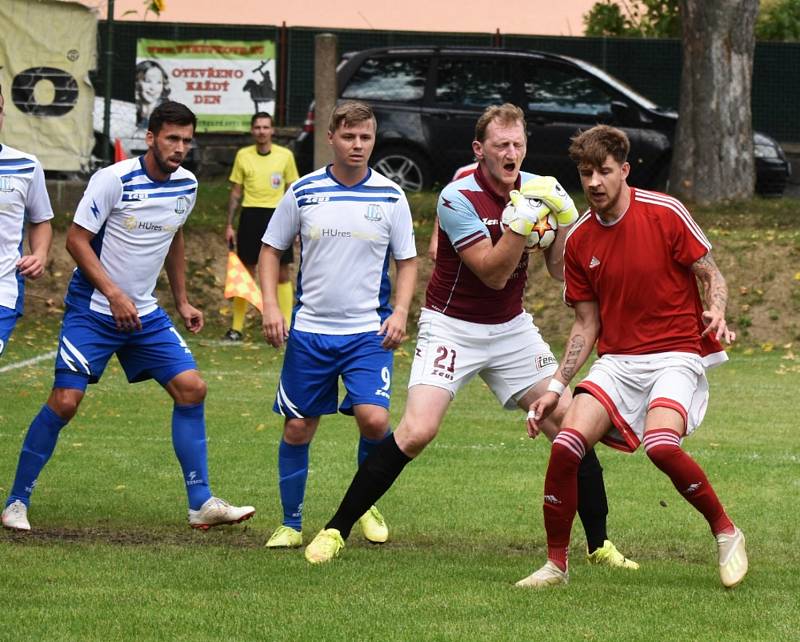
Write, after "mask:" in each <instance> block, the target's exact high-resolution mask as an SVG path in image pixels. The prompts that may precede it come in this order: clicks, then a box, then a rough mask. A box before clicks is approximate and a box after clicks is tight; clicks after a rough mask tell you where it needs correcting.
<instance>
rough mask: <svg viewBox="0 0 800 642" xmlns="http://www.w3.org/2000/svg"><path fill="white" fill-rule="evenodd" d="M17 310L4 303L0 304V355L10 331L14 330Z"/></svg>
mask: <svg viewBox="0 0 800 642" xmlns="http://www.w3.org/2000/svg"><path fill="white" fill-rule="evenodd" d="M19 316H20V315H19V312H17V311H16V310H13V309H11V308H7V307H5V306H4V305H0V356H2V355H3V352H5V349H6V345H8V340H9V339H10V338H11V333H12V332H14V326H15V325H17V319H18V318H19Z"/></svg>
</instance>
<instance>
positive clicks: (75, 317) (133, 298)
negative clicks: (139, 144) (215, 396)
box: [2, 102, 255, 530]
mask: <svg viewBox="0 0 800 642" xmlns="http://www.w3.org/2000/svg"><path fill="white" fill-rule="evenodd" d="M196 124H197V120H196V118H195V115H194V114H193V113H192V112H191V111H190V110H189V109H188V108H187V107H185V106H184V105H182V104H180V103H176V102H166V103H163V104H161V105H159V106H158V107H157V108H156V109H155V110H154V111H153V113H152V115H151V116H150V123H149V126H148V131H147V134H146V138H145V140H146V142H147V147H148V150H147V152H146V153H145V155H144V156H142V157H139V158H135V159H130V160H125V161H122V162H119V163H116V164H114V165H112V166H110V167H106V168H104V169H101V170H100V171H98V172H97V173H96V174H95V175H94V176H93V177H92V179H91V180H90V182H89V185H88V187H87V188H86V192H85V193H84V195H83V198H82V199H81V202H80V203H79V205H78V208H77V210H76V212H75V219H74V221H73V223H72V226H71V227H70V229H69V232H68V234H67V249H68V250H69V252H70V254H71V255H72V257H73V258H74V259H75V262H76V263H77V266H78V267H77V268H75V272H74V274H73V276H72V281H71V282H70V284H69V289H68V290H67V296H66V298H65V303H66V309H65V312H64V320H63V322H62V325H61V336H60V338H59V345H58V353H57V356H56V365H55V371H56V372H55V382H54V384H53V390H52V392H51V394H50V397H49V398H48V400H47V403H46V404H45V405H44V406H42V409H41V411H40V412H39V414H38V415H37V416H36V418H35V419H34V420H33V423H32V424H31V426H30V428H29V429H28V433H27V435H26V437H25V441H24V443H23V445H22V452H21V453H20V458H19V464H18V466H17V474H16V477H15V479H14V484H13V486H12V488H11V494H10V496H9V498H8V501H7V502H6V508H5V510H4V511H3V514H2V523H3V526H5V527H7V528H13V529H16V530H30V523H29V522H28V518H27V511H28V505H29V502H30V496H31V493H32V492H33V488H34V486H35V485H36V480H37V478H38V476H39V473H40V472H41V470H42V468H44V465H45V464H46V463H47V461H48V459H49V458H50V456H51V455H52V453H53V450H54V449H55V446H56V441H57V440H58V435H59V432H60V431H61V429H62V428H64V426H65V425H66V424H67V423H68V422H69V420H70V419H72V417H73V416H74V415H75V413H76V411H77V409H78V406H79V405H80V403H81V400H82V399H83V397H84V394H85V392H86V388H87V386H88V384H90V383H96V382H97V381H98V380H99V379H100V377H101V376H102V374H103V371H104V370H105V367H106V365H107V364H108V361H109V359H110V358H111V356H112V355H113V354H116V355H117V358H118V359H119V362H120V364H121V365H122V368H123V370H124V371H125V374H126V376H127V378H128V381H129V382H131V383H135V382H138V381H144V380H147V379H155V380H156V381H158V383H159V384H161V385H162V386H163V387H164V389H165V390H166V391H167V392H168V393H169V395H170V396H171V397H172V398H173V400H174V402H175V403H174V406H173V411H172V444H173V446H174V448H175V454H176V455H177V457H178V461H179V462H180V465H181V469H182V470H183V476H184V483H185V485H186V491H187V495H188V500H189V524H190V525H191V526H192V527H194V528H200V529H204V530H205V529H208V528H210V527H211V526H217V525H219V524H231V523H236V522H240V521H242V520H245V519H248V518H250V517H251V516H252V515H253V513H254V512H255V509H253V507H252V506H244V507H236V506H231V505H230V504H228V503H227V502H225V501H223V500H221V499H219V498H217V497H214V496H212V494H211V489H210V488H209V483H208V463H207V455H206V435H205V418H204V401H205V395H206V384H205V382H204V381H203V379H202V378H201V377H200V373H199V372H198V370H197V364H196V363H195V360H194V357H193V356H192V353H191V351H190V350H189V347H188V346H187V345H186V342H185V341H184V340H183V338H182V337H181V335H180V334H179V333H178V331H177V330H176V329H175V326H174V325H173V324H172V321H171V320H170V318H169V316H168V315H167V313H166V312H165V311H164V310H163V309H162V308H161V307H160V306H159V305H158V302H157V301H156V298H155V296H154V295H153V290H154V289H155V286H156V280H157V278H158V275H159V273H160V271H161V268H162V267H165V268H166V272H167V277H168V278H169V282H170V287H171V289H172V294H173V297H174V299H175V306H176V308H177V311H178V314H179V315H180V316H181V318H182V319H183V322H184V325H185V326H186V329H187V330H189V332H192V333H197V332H199V331H200V330H201V329H202V327H203V314H202V312H200V310H198V309H197V308H195V307H194V306H192V305H191V304H190V303H189V301H188V299H187V295H186V283H185V275H184V245H183V231H182V228H183V224H184V223H185V222H186V219H187V218H188V216H189V214H190V212H191V211H192V208H193V207H194V204H195V199H196V197H197V180H196V179H195V177H194V175H193V174H192V173H191V172H189V171H188V170H186V169H183V168H182V167H181V163H182V162H183V160H184V158H185V157H186V154H187V153H188V152H189V149H190V147H191V144H192V138H193V136H194V129H195V126H196Z"/></svg>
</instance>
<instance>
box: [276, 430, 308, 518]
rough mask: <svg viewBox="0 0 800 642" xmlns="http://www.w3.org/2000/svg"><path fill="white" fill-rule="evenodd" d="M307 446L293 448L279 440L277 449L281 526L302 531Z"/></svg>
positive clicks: (306, 472)
mask: <svg viewBox="0 0 800 642" xmlns="http://www.w3.org/2000/svg"><path fill="white" fill-rule="evenodd" d="M308 451H309V444H300V445H299V446H293V445H292V444H287V443H286V442H285V441H283V439H281V444H280V446H279V447H278V487H279V488H280V492H281V505H282V506H283V525H284V526H289V527H291V528H293V529H295V530H296V531H299V530H302V525H303V499H304V498H305V494H306V480H307V479H308Z"/></svg>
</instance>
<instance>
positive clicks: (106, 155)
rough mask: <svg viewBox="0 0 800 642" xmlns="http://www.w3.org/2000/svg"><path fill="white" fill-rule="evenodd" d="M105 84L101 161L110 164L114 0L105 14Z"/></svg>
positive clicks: (110, 0) (109, 2)
mask: <svg viewBox="0 0 800 642" xmlns="http://www.w3.org/2000/svg"><path fill="white" fill-rule="evenodd" d="M106 27H107V30H106V86H105V105H104V106H103V140H104V141H105V145H104V146H103V163H104V164H105V165H110V164H111V149H112V145H111V78H112V77H113V75H114V74H113V69H112V65H113V63H114V0H108V16H106Z"/></svg>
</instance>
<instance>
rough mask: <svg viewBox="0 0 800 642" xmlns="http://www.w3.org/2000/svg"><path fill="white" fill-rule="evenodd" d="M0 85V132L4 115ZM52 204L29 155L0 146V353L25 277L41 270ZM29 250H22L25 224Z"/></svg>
mask: <svg viewBox="0 0 800 642" xmlns="http://www.w3.org/2000/svg"><path fill="white" fill-rule="evenodd" d="M4 110H5V98H3V92H2V89H0V131H2V129H3V119H4V117H5V111H4ZM51 218H53V208H52V207H50V198H49V197H48V196H47V188H46V187H45V183H44V171H43V170H42V165H41V163H39V161H38V160H37V159H36V157H35V156H31V155H30V154H25V153H24V152H21V151H19V150H16V149H14V148H13V147H9V146H8V145H0V355H2V354H3V352H4V351H5V348H6V345H7V343H8V339H9V338H10V337H11V333H12V332H13V331H14V326H15V325H16V324H17V318H18V317H20V316H21V315H22V305H23V301H24V298H25V279H38V278H39V277H40V276H42V275H43V274H44V269H45V265H46V263H47V253H48V251H49V250H50V243H51V242H52V239H53V230H52V228H51V227H50V219H51ZM26 223H27V224H28V230H27V231H28V246H29V247H30V253H28V254H24V253H23V236H24V235H25V224H26Z"/></svg>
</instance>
